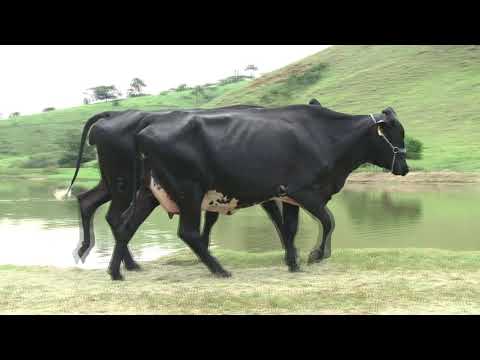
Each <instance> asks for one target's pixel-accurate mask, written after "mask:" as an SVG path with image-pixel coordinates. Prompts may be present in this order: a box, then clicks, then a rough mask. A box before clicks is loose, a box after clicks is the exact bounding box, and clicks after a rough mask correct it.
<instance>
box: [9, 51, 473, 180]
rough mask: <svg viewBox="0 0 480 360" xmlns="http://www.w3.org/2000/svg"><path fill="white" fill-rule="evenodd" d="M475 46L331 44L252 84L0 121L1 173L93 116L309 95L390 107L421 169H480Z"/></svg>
mask: <svg viewBox="0 0 480 360" xmlns="http://www.w3.org/2000/svg"><path fill="white" fill-rule="evenodd" d="M479 93H480V46H473V45H472V46H468V45H464V46H417V45H416V46H370V45H369V46H333V47H331V48H328V49H326V50H324V51H322V52H319V53H317V54H314V55H312V56H309V57H307V58H305V59H303V60H301V61H299V62H296V63H294V64H291V65H289V66H286V67H284V68H282V69H279V70H277V71H274V72H272V73H269V74H266V75H264V76H262V77H260V78H258V79H256V80H254V81H248V80H245V81H241V82H238V83H233V84H228V85H224V86H217V87H215V88H214V89H208V90H207V94H208V96H209V98H208V99H207V98H200V100H199V101H198V103H196V98H195V95H194V94H193V93H192V90H187V91H183V92H176V91H168V92H165V93H164V94H162V95H158V96H145V97H139V98H130V99H127V100H122V101H120V106H118V107H113V106H112V104H111V103H102V104H94V105H88V106H79V107H75V108H71V109H63V110H55V111H52V112H47V113H41V114H35V115H31V116H22V117H18V118H16V119H11V120H5V121H1V122H0V171H2V172H3V170H4V169H6V168H9V167H18V166H16V163H18V162H19V161H20V162H21V161H24V160H26V159H27V158H28V157H29V156H30V155H32V154H36V155H40V154H45V156H46V157H48V156H53V155H51V154H53V152H55V151H58V150H60V147H59V145H56V144H55V142H56V141H58V139H60V138H62V136H64V135H65V133H66V132H67V131H69V130H72V129H76V130H80V129H81V128H82V126H83V124H84V123H85V121H86V120H87V119H88V118H89V117H90V116H92V115H93V114H95V113H98V112H101V111H105V110H112V109H126V108H136V109H144V110H159V109H162V108H167V107H169V108H172V107H187V108H192V107H204V108H212V107H217V106H226V105H232V104H258V105H264V106H277V105H288V104H304V103H306V102H308V101H309V100H310V99H311V98H312V97H315V98H317V99H318V100H319V101H320V102H321V103H322V105H324V106H327V107H329V108H332V109H335V110H337V111H340V112H347V113H355V114H368V113H371V112H377V113H378V112H380V111H381V110H382V109H384V108H386V107H387V106H392V107H393V108H394V109H395V110H396V111H397V113H398V114H399V117H400V120H401V121H402V123H403V124H404V125H405V128H406V133H407V135H410V136H413V137H414V138H417V139H419V140H421V141H422V142H423V143H424V156H423V159H422V160H416V161H410V165H411V166H412V167H413V168H414V169H418V170H423V171H438V170H442V171H443V170H445V171H464V172H471V171H475V172H476V171H480V161H479V158H480V141H479V134H480V101H479V98H478V94H479Z"/></svg>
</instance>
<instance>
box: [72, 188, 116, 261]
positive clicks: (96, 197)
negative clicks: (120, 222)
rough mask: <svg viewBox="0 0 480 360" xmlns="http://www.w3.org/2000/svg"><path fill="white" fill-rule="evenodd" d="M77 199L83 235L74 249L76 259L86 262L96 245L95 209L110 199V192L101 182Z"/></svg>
mask: <svg viewBox="0 0 480 360" xmlns="http://www.w3.org/2000/svg"><path fill="white" fill-rule="evenodd" d="M77 200H78V203H79V206H80V219H81V223H82V224H81V230H82V231H81V236H80V242H79V244H78V246H77V248H76V249H75V250H74V253H73V256H74V257H75V261H76V262H78V260H79V259H81V260H82V262H85V258H86V257H87V256H88V253H89V252H90V250H91V249H92V248H93V246H94V245H95V233H94V232H93V216H94V215H95V211H96V210H97V209H98V208H99V207H100V206H101V205H103V204H105V203H106V202H108V201H109V200H110V193H109V192H108V189H107V187H106V186H105V183H104V182H103V180H102V181H100V183H99V184H98V185H97V186H95V187H94V188H93V189H91V190H89V191H86V192H84V193H81V194H79V195H77Z"/></svg>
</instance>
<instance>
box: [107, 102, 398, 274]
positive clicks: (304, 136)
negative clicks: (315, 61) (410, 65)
mask: <svg viewBox="0 0 480 360" xmlns="http://www.w3.org/2000/svg"><path fill="white" fill-rule="evenodd" d="M154 116H155V117H157V116H158V118H161V119H162V120H161V121H154V122H153V121H151V122H150V124H148V125H146V126H145V127H144V128H143V129H142V130H141V131H139V132H138V135H136V136H135V148H136V151H137V154H138V156H141V157H142V158H143V159H144V162H143V164H144V165H145V174H144V175H145V176H147V177H149V176H151V177H152V178H153V181H152V182H151V185H150V189H151V191H152V192H154V193H155V191H157V194H156V196H157V197H159V198H160V201H161V202H162V198H161V196H163V201H164V202H165V206H166V207H167V208H170V209H171V211H176V212H178V213H179V214H180V221H179V230H178V235H179V237H180V238H182V240H184V241H185V243H186V244H187V245H188V246H189V247H190V248H191V249H192V250H193V252H194V253H195V254H196V255H197V256H198V257H199V258H200V259H201V260H202V262H203V263H204V264H205V265H206V266H207V267H208V268H209V269H210V271H211V272H212V273H213V274H215V275H217V276H222V277H227V276H230V273H229V272H227V271H226V270H225V269H223V267H222V266H221V265H220V263H219V262H218V261H217V260H216V259H215V258H214V257H213V256H212V255H211V254H210V252H209V250H208V247H207V246H206V245H205V244H204V242H203V241H202V236H201V234H200V229H199V227H200V215H201V210H202V209H203V210H208V211H219V209H222V210H223V211H230V212H233V211H235V210H236V209H240V208H245V207H249V206H252V205H255V204H262V203H264V202H266V201H270V200H272V199H277V200H280V201H282V202H286V203H290V204H294V205H298V206H301V207H302V208H303V209H304V210H306V211H307V212H308V213H309V214H310V215H312V216H313V217H314V218H316V219H317V220H318V221H320V222H321V223H322V225H323V236H322V239H321V241H319V243H318V245H317V247H316V248H315V249H314V251H312V253H311V254H310V258H309V261H310V262H311V261H319V260H321V259H323V258H325V257H326V256H328V255H329V253H328V252H329V250H328V245H329V242H330V237H331V234H332V231H333V226H334V224H333V218H332V216H331V213H330V212H329V211H328V209H327V208H326V205H327V203H328V201H329V200H330V199H331V197H332V195H334V194H336V193H338V192H339V191H340V190H341V189H342V188H343V186H344V184H345V181H346V179H347V177H348V176H349V175H350V173H351V172H352V171H353V170H354V169H356V168H358V167H359V166H360V165H362V164H364V163H372V164H375V165H377V166H380V167H383V168H386V169H389V170H391V171H392V173H393V174H394V175H402V176H404V175H406V174H407V173H408V166H407V163H406V159H405V153H406V151H405V147H404V135H405V134H404V129H403V127H402V125H401V124H400V122H399V120H398V118H397V115H396V113H395V111H394V110H393V109H392V108H387V109H385V110H383V111H382V113H381V114H376V115H348V114H342V113H338V112H335V111H332V110H329V109H326V108H323V107H318V106H312V105H293V106H286V107H279V108H272V109H265V108H250V109H249V108H246V109H239V110H236V111H232V110H230V109H224V110H219V111H217V112H215V113H212V114H207V113H187V112H181V111H178V112H172V113H169V114H162V115H154ZM134 170H135V171H137V170H138V169H136V167H135V169H134ZM134 178H135V179H136V178H137V177H136V176H134ZM134 189H136V188H134ZM159 189H161V191H163V193H160V192H158V190H159ZM135 191H136V190H135ZM162 194H163V195H162ZM132 198H133V199H134V202H133V203H132V205H131V206H130V207H129V208H128V209H127V211H126V212H125V213H124V214H123V217H122V219H123V220H122V223H121V224H118V228H119V229H129V228H130V227H131V226H134V227H135V226H136V223H135V221H136V219H137V217H136V213H137V211H138V209H136V204H135V199H136V197H135V196H132ZM116 240H117V241H116V244H115V249H114V253H113V256H112V261H111V263H110V273H111V275H112V278H113V279H117V278H120V277H121V275H120V269H119V266H120V261H121V258H122V256H123V255H122V254H123V252H124V251H125V248H126V242H125V241H122V239H121V238H117V237H116ZM319 240H320V239H319ZM289 241H292V242H293V238H292V239H289ZM292 249H294V247H293V243H290V244H285V251H286V257H287V258H293V259H296V257H295V256H294V255H293V254H289V252H291V251H292Z"/></svg>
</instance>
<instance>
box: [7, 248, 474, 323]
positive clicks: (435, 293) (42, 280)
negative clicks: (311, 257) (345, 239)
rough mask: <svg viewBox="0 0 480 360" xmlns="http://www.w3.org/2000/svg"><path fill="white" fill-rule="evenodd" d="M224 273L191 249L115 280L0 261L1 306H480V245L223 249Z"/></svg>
mask: <svg viewBox="0 0 480 360" xmlns="http://www.w3.org/2000/svg"><path fill="white" fill-rule="evenodd" d="M213 252H214V254H215V255H216V256H217V258H218V259H219V260H220V261H221V262H222V264H223V265H224V266H225V267H226V268H227V269H228V270H230V271H232V273H233V277H232V278H229V279H218V278H215V277H213V276H212V275H210V273H209V272H208V270H207V269H206V268H205V266H203V265H202V264H200V263H199V262H198V260H196V258H194V256H193V255H192V254H191V253H190V252H188V251H185V252H181V253H179V254H176V255H172V256H169V257H166V258H163V259H161V260H158V261H155V262H150V263H146V264H143V267H144V270H143V271H142V272H138V273H137V272H133V273H132V272H130V273H126V274H125V275H126V281H124V282H112V281H110V279H109V277H108V275H107V273H106V272H105V270H80V269H57V268H53V267H22V266H12V265H3V266H0V313H3V314H7V313H8V314H12V313H22V314H59V313H66V314H72V313H73V314H102V313H109V314H115V313H119V314H295V313H296V314H386V313H390V314H392V313H393V314H397V313H405V314H426V313H439V314H476V313H479V312H480V252H452V251H441V250H428V249H423V250H419V249H401V250H381V249H365V250H353V249H341V250H340V249H339V250H336V251H334V253H333V255H332V257H331V258H330V259H328V260H327V261H325V262H323V263H320V264H315V265H311V266H307V265H305V264H304V263H305V259H304V258H302V261H303V264H302V269H303V272H300V273H294V274H292V273H289V272H288V271H287V269H286V266H284V265H283V260H282V258H283V254H282V253H281V252H272V253H266V254H246V253H239V252H233V251H220V250H217V249H215V250H213Z"/></svg>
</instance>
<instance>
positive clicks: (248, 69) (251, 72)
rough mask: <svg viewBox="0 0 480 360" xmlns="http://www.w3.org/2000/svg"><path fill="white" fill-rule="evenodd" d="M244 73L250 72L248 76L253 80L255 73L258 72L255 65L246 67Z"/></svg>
mask: <svg viewBox="0 0 480 360" xmlns="http://www.w3.org/2000/svg"><path fill="white" fill-rule="evenodd" d="M245 71H250V76H251V77H252V78H253V77H254V75H255V72H256V71H258V68H257V67H256V66H255V65H248V66H247V67H246V68H245Z"/></svg>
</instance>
